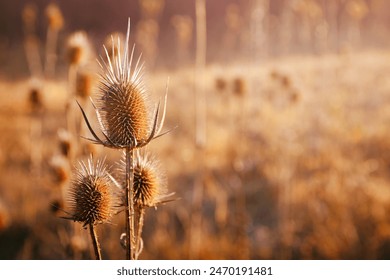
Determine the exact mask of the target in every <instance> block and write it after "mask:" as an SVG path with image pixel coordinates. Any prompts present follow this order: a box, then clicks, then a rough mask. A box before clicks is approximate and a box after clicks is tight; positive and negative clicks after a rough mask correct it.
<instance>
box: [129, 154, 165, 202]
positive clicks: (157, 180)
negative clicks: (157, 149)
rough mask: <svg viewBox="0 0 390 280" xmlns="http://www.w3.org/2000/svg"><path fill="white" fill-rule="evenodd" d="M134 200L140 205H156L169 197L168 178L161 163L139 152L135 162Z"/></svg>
mask: <svg viewBox="0 0 390 280" xmlns="http://www.w3.org/2000/svg"><path fill="white" fill-rule="evenodd" d="M133 186H134V201H135V204H136V205H137V206H139V207H146V206H147V207H154V206H157V205H158V204H159V203H162V202H164V199H165V198H166V197H167V180H166V176H165V174H164V173H163V171H162V170H161V165H160V163H159V162H158V161H157V160H156V159H155V158H154V157H151V156H150V155H148V154H144V155H141V154H138V155H137V157H136V161H135V164H134V183H133Z"/></svg>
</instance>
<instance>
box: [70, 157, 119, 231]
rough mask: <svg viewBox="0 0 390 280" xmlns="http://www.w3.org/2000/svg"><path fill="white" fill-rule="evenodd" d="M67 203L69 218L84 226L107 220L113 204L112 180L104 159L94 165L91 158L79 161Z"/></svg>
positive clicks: (111, 212) (111, 213)
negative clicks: (85, 161)
mask: <svg viewBox="0 0 390 280" xmlns="http://www.w3.org/2000/svg"><path fill="white" fill-rule="evenodd" d="M68 203H69V207H70V215H71V217H70V218H71V219H73V220H74V221H77V222H81V223H83V225H84V226H86V225H89V224H96V223H101V222H107V221H108V220H109V219H110V218H111V216H112V215H113V209H114V206H115V202H114V195H113V192H112V180H111V178H110V176H109V174H108V172H107V168H106V165H105V163H104V161H98V162H97V163H96V164H95V165H94V163H93V161H92V159H89V160H88V162H87V163H86V164H85V163H84V162H80V163H79V167H78V168H77V169H76V176H75V179H74V180H73V184H72V186H71V188H70V190H69V197H68Z"/></svg>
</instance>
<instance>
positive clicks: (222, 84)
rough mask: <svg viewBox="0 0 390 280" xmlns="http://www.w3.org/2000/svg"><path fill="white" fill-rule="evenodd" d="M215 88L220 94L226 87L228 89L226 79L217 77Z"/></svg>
mask: <svg viewBox="0 0 390 280" xmlns="http://www.w3.org/2000/svg"><path fill="white" fill-rule="evenodd" d="M215 87H216V88H217V90H218V91H220V92H222V91H224V90H225V89H226V87H227V83H226V80H225V79H224V78H221V77H217V78H216V79H215Z"/></svg>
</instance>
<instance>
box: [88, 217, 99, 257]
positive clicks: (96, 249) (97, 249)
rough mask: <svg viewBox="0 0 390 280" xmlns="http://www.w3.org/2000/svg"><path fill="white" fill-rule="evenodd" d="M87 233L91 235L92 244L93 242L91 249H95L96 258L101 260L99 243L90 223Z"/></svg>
mask: <svg viewBox="0 0 390 280" xmlns="http://www.w3.org/2000/svg"><path fill="white" fill-rule="evenodd" d="M89 234H90V235H91V238H92V244H93V249H94V251H95V257H96V260H101V259H102V254H101V252H100V245H99V241H98V239H97V235H96V229H95V226H94V225H93V224H92V223H90V224H89Z"/></svg>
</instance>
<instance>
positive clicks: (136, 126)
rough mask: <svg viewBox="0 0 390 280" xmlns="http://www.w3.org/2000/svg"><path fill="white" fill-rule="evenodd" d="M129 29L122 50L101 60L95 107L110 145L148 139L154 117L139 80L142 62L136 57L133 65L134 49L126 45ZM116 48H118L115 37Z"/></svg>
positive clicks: (126, 144) (133, 142) (134, 143)
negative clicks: (112, 56) (101, 70)
mask: <svg viewBox="0 0 390 280" xmlns="http://www.w3.org/2000/svg"><path fill="white" fill-rule="evenodd" d="M128 38H129V30H128V32H127V35H126V42H125V45H124V49H123V52H122V53H120V54H119V55H117V56H116V57H115V58H113V59H111V58H110V56H109V53H108V51H107V50H106V56H107V60H108V62H105V61H102V63H103V65H104V66H103V65H102V68H103V70H105V71H104V74H103V75H102V76H101V81H100V93H99V97H100V98H99V100H98V102H97V109H98V112H99V115H100V120H101V125H102V128H103V132H104V133H105V134H106V135H107V136H108V138H109V139H110V141H111V146H112V144H114V146H116V147H136V146H137V145H138V144H139V143H143V142H145V141H147V139H148V137H149V135H150V133H151V130H152V126H153V123H152V122H153V119H152V114H151V109H150V105H149V100H148V96H147V94H146V91H145V88H144V85H143V81H142V75H143V73H142V64H141V65H139V63H140V61H139V59H138V61H137V63H136V65H135V67H134V68H133V67H132V65H131V64H132V59H133V52H134V48H133V51H131V52H130V51H129V47H128ZM116 46H117V50H121V47H120V46H121V42H120V39H118V42H117V44H116Z"/></svg>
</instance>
